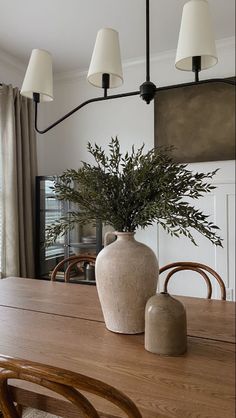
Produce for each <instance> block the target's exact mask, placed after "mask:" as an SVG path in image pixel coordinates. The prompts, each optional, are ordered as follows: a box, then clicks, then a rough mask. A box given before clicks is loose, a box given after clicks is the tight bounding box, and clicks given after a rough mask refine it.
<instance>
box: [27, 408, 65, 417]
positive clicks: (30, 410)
mask: <svg viewBox="0 0 236 418" xmlns="http://www.w3.org/2000/svg"><path fill="white" fill-rule="evenodd" d="M22 418H60V417H58V416H57V415H52V414H48V413H47V412H43V411H39V410H38V409H33V408H24V409H23V412H22Z"/></svg>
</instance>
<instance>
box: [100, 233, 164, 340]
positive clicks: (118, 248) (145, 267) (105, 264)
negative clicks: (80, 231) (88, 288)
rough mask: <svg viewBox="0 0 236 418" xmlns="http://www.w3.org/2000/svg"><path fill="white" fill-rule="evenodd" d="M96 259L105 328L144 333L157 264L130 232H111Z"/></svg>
mask: <svg viewBox="0 0 236 418" xmlns="http://www.w3.org/2000/svg"><path fill="white" fill-rule="evenodd" d="M113 234H115V235H116V236H117V239H116V241H115V242H113V243H112V244H110V245H106V246H105V247H104V249H103V250H102V251H101V252H100V253H99V254H98V256H97V259H96V265H95V269H96V283H97V291H98V296H99V299H100V303H101V307H102V311H103V315H104V320H105V324H106V327H107V328H108V329H109V330H110V331H113V332H118V333H124V334H139V333H142V332H144V326H145V305H146V302H147V300H148V299H149V298H150V297H151V296H152V295H154V294H155V293H156V288H157V280H158V271H159V269H158V262H157V258H156V256H155V254H154V252H153V251H152V250H151V248H149V247H148V246H146V245H144V244H142V243H141V242H138V241H136V240H135V238H134V233H133V232H114V233H113Z"/></svg>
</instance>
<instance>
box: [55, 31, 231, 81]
mask: <svg viewBox="0 0 236 418" xmlns="http://www.w3.org/2000/svg"><path fill="white" fill-rule="evenodd" d="M216 48H217V50H225V49H228V48H229V49H231V48H234V49H235V37H234V36H232V37H230V38H223V39H218V40H217V41H216ZM175 54H176V50H175V49H172V50H168V51H163V52H158V53H156V54H152V55H151V57H150V61H151V62H158V61H168V60H172V61H173V59H175ZM144 64H145V56H142V57H136V58H132V59H128V60H125V61H123V68H129V67H134V66H138V65H144ZM87 72H88V69H84V70H72V71H64V72H59V73H55V75H54V80H55V82H60V81H74V80H75V79H79V78H84V77H86V76H87Z"/></svg>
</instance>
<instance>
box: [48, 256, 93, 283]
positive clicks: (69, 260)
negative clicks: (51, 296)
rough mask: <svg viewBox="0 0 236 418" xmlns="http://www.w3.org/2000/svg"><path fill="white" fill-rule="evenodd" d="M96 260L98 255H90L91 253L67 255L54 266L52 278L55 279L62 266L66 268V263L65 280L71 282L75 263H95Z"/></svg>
mask: <svg viewBox="0 0 236 418" xmlns="http://www.w3.org/2000/svg"><path fill="white" fill-rule="evenodd" d="M95 261H96V255H90V254H81V255H72V256H71V257H66V258H64V259H63V260H62V261H60V262H59V263H58V264H57V265H56V267H55V268H54V270H53V272H52V274H51V280H55V279H56V276H57V272H58V271H59V270H60V269H61V268H64V265H67V267H66V269H65V272H64V280H65V282H69V281H70V274H71V269H72V268H73V267H74V266H75V265H77V264H78V263H83V262H85V263H86V262H87V263H92V264H95Z"/></svg>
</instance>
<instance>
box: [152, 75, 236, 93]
mask: <svg viewBox="0 0 236 418" xmlns="http://www.w3.org/2000/svg"><path fill="white" fill-rule="evenodd" d="M210 83H225V84H230V85H232V86H236V80H231V79H229V78H210V79H208V80H200V81H191V82H188V83H182V84H173V85H170V86H164V87H156V92H158V91H164V90H171V89H178V88H181V87H189V86H194V85H199V84H210Z"/></svg>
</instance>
